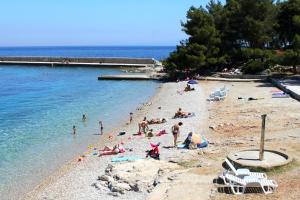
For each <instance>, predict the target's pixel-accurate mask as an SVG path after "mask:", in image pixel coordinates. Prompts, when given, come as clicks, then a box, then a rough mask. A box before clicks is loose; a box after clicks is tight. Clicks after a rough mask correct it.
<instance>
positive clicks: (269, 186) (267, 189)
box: [225, 174, 278, 194]
mask: <svg viewBox="0 0 300 200" xmlns="http://www.w3.org/2000/svg"><path fill="white" fill-rule="evenodd" d="M225 179H226V180H227V182H228V185H229V186H230V188H231V191H232V192H233V194H244V193H245V190H246V188H247V187H259V188H261V189H262V191H263V192H264V193H265V194H270V193H273V192H275V190H276V188H277V187H278V184H277V183H276V182H275V181H273V180H268V179H259V178H256V177H252V176H245V177H244V178H239V177H237V176H234V175H232V174H226V175H225Z"/></svg>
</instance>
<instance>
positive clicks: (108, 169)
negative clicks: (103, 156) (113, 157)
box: [105, 164, 114, 174]
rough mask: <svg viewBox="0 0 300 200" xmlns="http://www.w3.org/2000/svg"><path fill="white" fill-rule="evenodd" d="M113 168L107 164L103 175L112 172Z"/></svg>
mask: <svg viewBox="0 0 300 200" xmlns="http://www.w3.org/2000/svg"><path fill="white" fill-rule="evenodd" d="M113 168H114V166H112V165H111V164H108V166H107V167H106V169H105V173H106V174H110V173H111V172H112V170H113Z"/></svg>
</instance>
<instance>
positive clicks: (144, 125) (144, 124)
mask: <svg viewBox="0 0 300 200" xmlns="http://www.w3.org/2000/svg"><path fill="white" fill-rule="evenodd" d="M146 129H147V130H148V129H149V127H148V122H147V118H146V117H144V119H143V121H142V122H141V123H139V132H138V133H139V134H141V131H143V132H144V133H146Z"/></svg>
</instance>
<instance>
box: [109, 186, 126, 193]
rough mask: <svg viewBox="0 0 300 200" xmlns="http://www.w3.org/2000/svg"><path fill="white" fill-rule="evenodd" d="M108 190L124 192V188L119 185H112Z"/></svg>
mask: <svg viewBox="0 0 300 200" xmlns="http://www.w3.org/2000/svg"><path fill="white" fill-rule="evenodd" d="M110 190H111V191H112V192H117V193H120V194H125V189H123V188H121V187H117V186H112V187H111V189H110Z"/></svg>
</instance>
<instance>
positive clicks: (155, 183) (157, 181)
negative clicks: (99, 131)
mask: <svg viewBox="0 0 300 200" xmlns="http://www.w3.org/2000/svg"><path fill="white" fill-rule="evenodd" d="M159 183H160V181H159V180H158V178H156V179H154V181H153V184H152V185H153V186H154V187H156V186H157V185H158V184H159Z"/></svg>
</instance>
